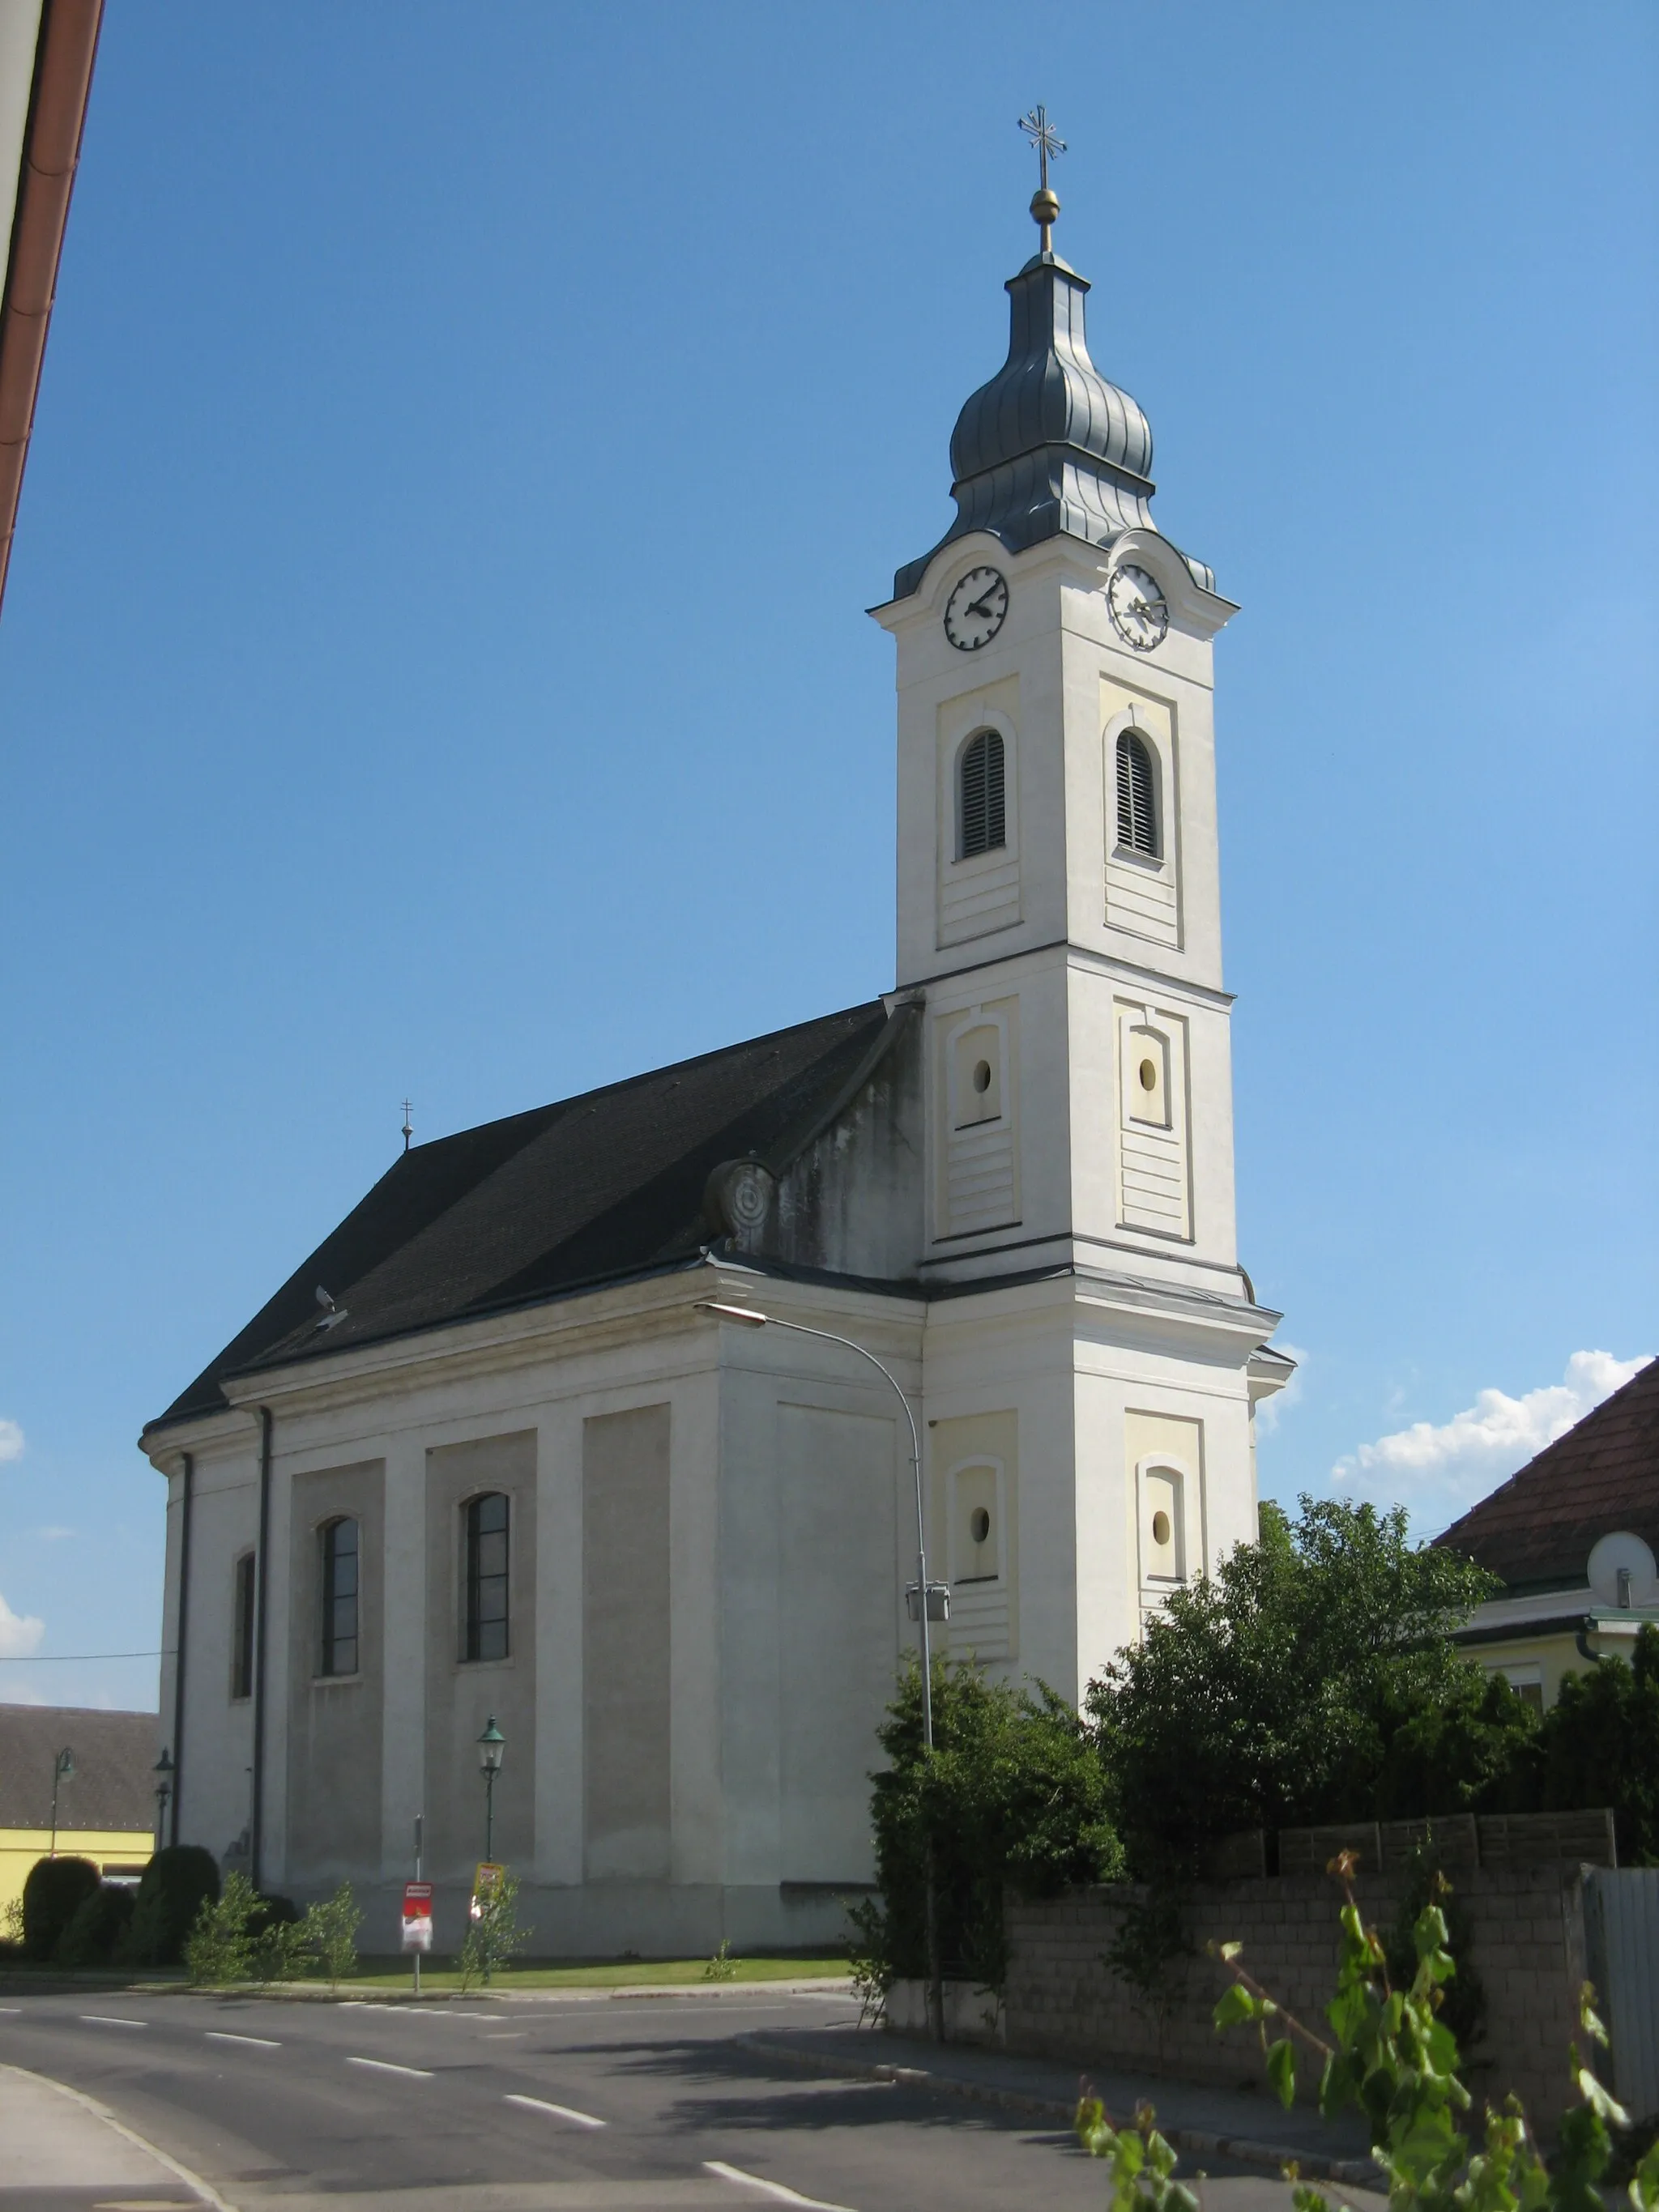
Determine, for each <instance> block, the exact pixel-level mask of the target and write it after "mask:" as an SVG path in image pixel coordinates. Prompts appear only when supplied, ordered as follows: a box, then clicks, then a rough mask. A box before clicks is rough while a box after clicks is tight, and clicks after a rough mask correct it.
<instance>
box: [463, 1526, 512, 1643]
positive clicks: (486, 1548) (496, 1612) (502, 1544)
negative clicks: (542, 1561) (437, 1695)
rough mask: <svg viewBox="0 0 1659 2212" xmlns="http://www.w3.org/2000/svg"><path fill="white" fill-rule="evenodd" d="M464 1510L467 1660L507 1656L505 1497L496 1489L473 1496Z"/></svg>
mask: <svg viewBox="0 0 1659 2212" xmlns="http://www.w3.org/2000/svg"><path fill="white" fill-rule="evenodd" d="M465 1512H466V1583H465V1607H466V1622H465V1636H464V1638H463V1640H462V1644H461V1653H462V1656H463V1657H464V1658H467V1659H505V1658H506V1656H507V1500H506V1498H504V1497H503V1496H502V1495H501V1492H500V1491H499V1490H492V1491H489V1492H487V1493H486V1494H485V1495H484V1496H483V1498H473V1499H472V1500H471V1503H470V1504H468V1505H467V1507H466V1509H465Z"/></svg>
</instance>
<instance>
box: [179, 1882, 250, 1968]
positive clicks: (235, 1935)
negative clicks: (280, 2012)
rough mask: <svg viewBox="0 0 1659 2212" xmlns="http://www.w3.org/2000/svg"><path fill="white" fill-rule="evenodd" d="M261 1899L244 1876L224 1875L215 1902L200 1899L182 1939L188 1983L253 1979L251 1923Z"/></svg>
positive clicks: (211, 1899)
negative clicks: (194, 1916)
mask: <svg viewBox="0 0 1659 2212" xmlns="http://www.w3.org/2000/svg"><path fill="white" fill-rule="evenodd" d="M263 1904H264V1899H262V1898H261V1897H260V1895H259V1893H258V1890H257V1889H255V1887H253V1884H252V1882H251V1881H249V1880H248V1878H247V1876H246V1875H245V1874H240V1873H238V1874H228V1875H226V1876H225V1886H224V1887H223V1889H222V1891H221V1892H220V1893H219V1895H218V1896H217V1897H216V1898H204V1899H203V1900H202V1906H201V1910H200V1911H199V1912H198V1913H197V1916H196V1921H195V1924H194V1926H193V1927H192V1928H191V1931H190V1934H189V1935H188V1936H186V1937H185V1971H186V1972H188V1974H189V1976H190V1978H191V1981H192V1982H201V1983H213V1982H247V1981H252V1978H253V1950H254V1944H255V1942H256V1940H257V1937H256V1934H255V1930H254V1925H253V1923H254V1921H255V1919H256V1918H257V1917H259V1915H260V1909H261V1906H262V1905H263Z"/></svg>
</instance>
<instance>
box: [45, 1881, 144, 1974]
mask: <svg viewBox="0 0 1659 2212" xmlns="http://www.w3.org/2000/svg"><path fill="white" fill-rule="evenodd" d="M136 1902H137V1900H136V1899H135V1898H134V1896H133V1893H132V1892H131V1890H130V1889H128V1888H126V1887H125V1886H123V1885H122V1884H119V1883H116V1882H110V1883H107V1884H106V1885H105V1886H103V1887H100V1888H98V1889H94V1891H93V1893H92V1894H91V1896H90V1897H87V1898H83V1899H82V1901H81V1903H80V1905H78V1906H77V1907H76V1912H75V1917H74V1918H73V1919H72V1920H71V1921H70V1923H69V1925H68V1927H66V1928H65V1929H64V1932H63V1934H62V1935H61V1936H59V1937H58V1948H57V1949H56V1951H55V1952H54V1953H53V1954H52V1955H53V1957H54V1958H55V1959H56V1960H57V1961H58V1965H59V1966H106V1965H107V1964H108V1962H109V1960H111V1959H112V1958H113V1957H114V1955H115V1947H116V1945H117V1944H118V1942H120V1940H121V1938H122V1936H124V1935H125V1933H126V1929H127V1923H129V1922H130V1921H131V1918H132V1915H133V1909H134V1905H135V1904H136Z"/></svg>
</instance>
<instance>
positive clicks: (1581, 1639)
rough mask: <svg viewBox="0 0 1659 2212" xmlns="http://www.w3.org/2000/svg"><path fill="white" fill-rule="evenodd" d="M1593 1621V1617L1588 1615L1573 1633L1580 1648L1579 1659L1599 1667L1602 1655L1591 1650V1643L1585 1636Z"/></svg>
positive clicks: (1574, 1639)
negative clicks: (1586, 1660)
mask: <svg viewBox="0 0 1659 2212" xmlns="http://www.w3.org/2000/svg"><path fill="white" fill-rule="evenodd" d="M1591 1619H1592V1616H1591V1615H1590V1614H1589V1613H1586V1614H1585V1615H1584V1618H1583V1620H1581V1621H1580V1622H1579V1624H1578V1626H1577V1628H1576V1629H1575V1630H1574V1632H1573V1638H1572V1640H1573V1642H1574V1643H1575V1644H1577V1646H1578V1656H1579V1657H1580V1658H1581V1659H1588V1660H1589V1663H1590V1665H1591V1666H1592V1667H1599V1666H1600V1665H1601V1653H1600V1652H1599V1651H1592V1650H1590V1648H1589V1640H1588V1638H1587V1637H1586V1634H1585V1632H1586V1630H1587V1629H1588V1628H1589V1625H1590V1621H1591Z"/></svg>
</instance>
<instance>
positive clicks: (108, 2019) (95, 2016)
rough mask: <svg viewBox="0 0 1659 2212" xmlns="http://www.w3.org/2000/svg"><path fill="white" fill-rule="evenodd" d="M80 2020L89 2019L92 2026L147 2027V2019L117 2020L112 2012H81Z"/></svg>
mask: <svg viewBox="0 0 1659 2212" xmlns="http://www.w3.org/2000/svg"><path fill="white" fill-rule="evenodd" d="M81 2017H82V2020H89V2021H91V2022H92V2024H93V2026H94V2027H149V2021H147V2020H118V2018H117V2017H116V2015H114V2014H113V2013H108V2012H83V2013H82V2015H81Z"/></svg>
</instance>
